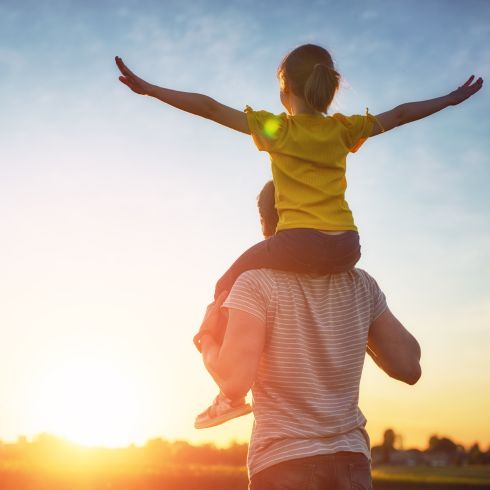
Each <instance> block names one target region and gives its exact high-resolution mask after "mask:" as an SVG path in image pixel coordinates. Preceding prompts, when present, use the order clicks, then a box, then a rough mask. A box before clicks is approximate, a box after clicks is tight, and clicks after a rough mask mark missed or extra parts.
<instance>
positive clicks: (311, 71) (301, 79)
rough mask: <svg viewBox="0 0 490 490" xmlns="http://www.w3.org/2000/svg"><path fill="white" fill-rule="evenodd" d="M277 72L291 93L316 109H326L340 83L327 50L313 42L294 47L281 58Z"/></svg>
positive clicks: (322, 110) (323, 110)
mask: <svg viewBox="0 0 490 490" xmlns="http://www.w3.org/2000/svg"><path fill="white" fill-rule="evenodd" d="M277 75H278V77H279V79H280V80H282V81H285V82H286V84H287V85H288V86H289V88H290V89H291V90H292V92H293V93H294V95H296V96H298V97H301V98H303V99H304V100H305V101H306V102H307V103H308V104H309V105H310V106H311V107H312V108H313V109H315V110H316V111H319V112H327V109H328V107H329V106H330V104H331V103H332V100H333V98H334V96H335V93H336V92H337V89H338V88H339V83H340V74H339V73H338V72H337V71H336V70H335V67H334V64H333V60H332V57H331V56H330V53H329V52H328V51H327V50H326V49H325V48H322V47H321V46H317V45H315V44H304V45H302V46H299V47H298V48H296V49H293V51H291V52H290V53H289V54H288V55H286V57H285V58H284V59H283V60H282V62H281V64H280V65H279V68H278V69H277Z"/></svg>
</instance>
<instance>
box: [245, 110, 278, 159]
mask: <svg viewBox="0 0 490 490" xmlns="http://www.w3.org/2000/svg"><path fill="white" fill-rule="evenodd" d="M245 114H246V115H247V121H248V127H249V129H250V134H251V135H252V138H253V140H254V143H255V145H256V146H257V148H258V149H259V150H261V151H268V152H271V151H274V150H275V149H276V148H277V146H278V144H279V142H280V140H281V137H282V135H283V133H284V129H285V118H284V117H282V116H281V115H279V116H277V115H275V114H272V113H271V112H267V111H254V110H253V109H252V108H251V107H249V106H247V107H246V108H245Z"/></svg>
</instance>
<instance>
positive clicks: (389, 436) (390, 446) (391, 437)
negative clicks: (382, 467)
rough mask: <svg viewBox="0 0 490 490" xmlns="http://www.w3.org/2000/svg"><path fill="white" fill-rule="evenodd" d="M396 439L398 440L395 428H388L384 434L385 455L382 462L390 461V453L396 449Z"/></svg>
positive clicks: (383, 446)
mask: <svg viewBox="0 0 490 490" xmlns="http://www.w3.org/2000/svg"><path fill="white" fill-rule="evenodd" d="M395 440H396V434H395V431H394V430H393V429H387V430H385V432H384V434H383V444H382V446H381V447H382V448H383V457H382V462H383V463H384V464H388V463H389V462H390V455H391V452H392V451H394V450H395Z"/></svg>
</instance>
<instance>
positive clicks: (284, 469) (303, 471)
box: [248, 452, 372, 490]
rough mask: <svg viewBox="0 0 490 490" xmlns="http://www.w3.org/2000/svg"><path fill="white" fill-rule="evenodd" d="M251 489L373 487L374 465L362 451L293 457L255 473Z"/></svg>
mask: <svg viewBox="0 0 490 490" xmlns="http://www.w3.org/2000/svg"><path fill="white" fill-rule="evenodd" d="M248 488H249V490H372V483H371V467H370V464H369V461H368V459H367V458H366V456H364V455H363V454H361V453H351V452H340V453H334V454H325V455H320V456H311V457H309V458H301V459H293V460H291V461H285V462H283V463H279V464H276V465H274V466H270V467H269V468H266V469H265V470H262V471H259V472H258V473H256V474H255V475H253V476H252V478H251V480H250V485H249V487H248Z"/></svg>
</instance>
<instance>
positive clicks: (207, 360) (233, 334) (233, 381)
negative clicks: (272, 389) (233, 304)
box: [201, 301, 265, 399]
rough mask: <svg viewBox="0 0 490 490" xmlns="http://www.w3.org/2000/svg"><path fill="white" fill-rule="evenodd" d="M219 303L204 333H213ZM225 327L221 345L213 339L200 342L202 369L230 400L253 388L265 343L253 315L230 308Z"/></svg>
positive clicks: (262, 327) (207, 337)
mask: <svg viewBox="0 0 490 490" xmlns="http://www.w3.org/2000/svg"><path fill="white" fill-rule="evenodd" d="M219 305H220V302H219V301H217V302H216V306H215V309H214V312H211V314H210V315H208V316H207V319H206V320H205V322H209V323H208V324H207V325H206V328H205V329H206V330H209V331H213V330H214V322H217V321H218V317H219V311H218V310H219ZM228 311H229V317H228V324H227V326H226V333H225V337H224V340H223V343H222V345H221V346H220V345H219V344H218V343H217V342H216V340H215V339H214V338H213V336H212V335H207V334H204V335H203V337H202V338H201V352H202V356H203V361H204V365H205V366H206V369H207V370H208V371H209V373H210V374H211V376H212V377H213V378H214V380H215V381H216V383H217V384H218V385H219V387H220V388H221V391H222V392H223V393H224V394H225V395H226V396H227V397H228V398H231V399H237V398H242V397H244V396H245V395H246V394H247V392H248V390H249V389H250V388H251V387H252V384H253V382H254V380H255V376H256V373H257V367H258V364H259V360H260V356H261V354H262V350H263V348H264V342H265V323H264V322H263V321H262V320H260V319H259V318H258V317H256V316H255V315H252V314H250V313H246V312H244V311H241V310H237V309H235V308H230V309H229V310H228Z"/></svg>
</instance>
